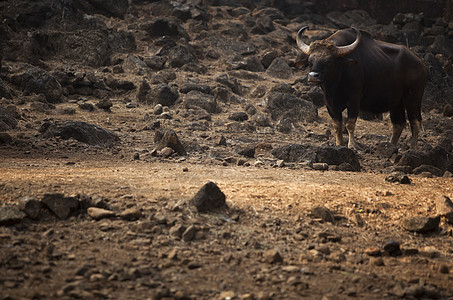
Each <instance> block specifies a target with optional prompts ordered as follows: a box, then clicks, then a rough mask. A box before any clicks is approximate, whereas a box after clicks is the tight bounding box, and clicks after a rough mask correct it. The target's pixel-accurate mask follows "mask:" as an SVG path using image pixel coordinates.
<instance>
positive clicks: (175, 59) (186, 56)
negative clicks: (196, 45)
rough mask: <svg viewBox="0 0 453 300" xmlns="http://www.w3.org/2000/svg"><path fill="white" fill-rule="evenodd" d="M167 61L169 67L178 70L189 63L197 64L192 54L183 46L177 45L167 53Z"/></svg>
mask: <svg viewBox="0 0 453 300" xmlns="http://www.w3.org/2000/svg"><path fill="white" fill-rule="evenodd" d="M167 55H168V61H169V64H170V66H171V67H173V68H180V67H182V66H184V65H187V64H190V63H197V62H198V59H197V57H196V56H195V54H194V53H192V51H191V50H190V49H189V48H188V47H187V46H185V45H178V46H175V47H173V48H171V49H170V50H169V51H168V54H167Z"/></svg>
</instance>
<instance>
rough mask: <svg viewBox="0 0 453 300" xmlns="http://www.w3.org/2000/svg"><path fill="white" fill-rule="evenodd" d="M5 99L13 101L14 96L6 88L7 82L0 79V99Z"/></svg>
mask: <svg viewBox="0 0 453 300" xmlns="http://www.w3.org/2000/svg"><path fill="white" fill-rule="evenodd" d="M0 69H1V61H0ZM2 97H4V98H6V99H11V98H12V95H11V92H10V90H9V88H8V87H7V86H6V84H5V82H4V81H3V80H2V79H1V78H0V99H1V98H2Z"/></svg>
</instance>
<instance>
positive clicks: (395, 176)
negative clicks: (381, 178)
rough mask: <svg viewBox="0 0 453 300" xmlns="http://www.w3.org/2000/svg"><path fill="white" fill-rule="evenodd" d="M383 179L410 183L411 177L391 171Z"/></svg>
mask: <svg viewBox="0 0 453 300" xmlns="http://www.w3.org/2000/svg"><path fill="white" fill-rule="evenodd" d="M385 181H387V182H391V183H400V184H411V182H412V181H411V179H410V178H409V177H408V176H407V175H406V174H404V173H402V172H393V173H391V174H389V175H387V176H386V177H385Z"/></svg>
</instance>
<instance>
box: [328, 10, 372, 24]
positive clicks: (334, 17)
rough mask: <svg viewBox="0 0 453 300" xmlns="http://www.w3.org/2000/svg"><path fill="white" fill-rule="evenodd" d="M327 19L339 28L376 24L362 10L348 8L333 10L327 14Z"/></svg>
mask: <svg viewBox="0 0 453 300" xmlns="http://www.w3.org/2000/svg"><path fill="white" fill-rule="evenodd" d="M327 19H328V20H329V21H331V22H332V23H334V24H335V25H336V26H338V27H339V28H347V27H351V26H353V27H356V28H366V27H370V26H372V25H375V24H376V20H374V19H373V18H372V17H371V16H370V15H369V14H368V13H367V12H366V11H364V10H348V11H346V12H344V13H343V12H339V11H333V12H330V13H328V14H327Z"/></svg>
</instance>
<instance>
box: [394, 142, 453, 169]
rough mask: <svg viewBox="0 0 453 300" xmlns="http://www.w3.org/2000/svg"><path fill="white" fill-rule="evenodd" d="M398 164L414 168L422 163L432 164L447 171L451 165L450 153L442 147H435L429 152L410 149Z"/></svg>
mask: <svg viewBox="0 0 453 300" xmlns="http://www.w3.org/2000/svg"><path fill="white" fill-rule="evenodd" d="M398 165H399V166H410V167H412V168H413V169H414V168H417V167H419V166H421V165H430V166H434V167H436V168H438V169H440V170H442V171H445V170H447V169H448V168H449V167H450V166H449V154H448V152H447V151H446V150H445V149H443V148H442V147H435V148H433V149H432V150H430V151H427V152H423V151H414V150H409V151H406V152H405V153H403V156H402V157H401V159H400V160H399V162H398Z"/></svg>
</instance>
